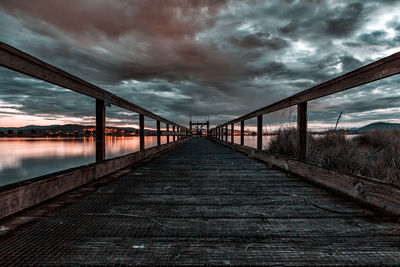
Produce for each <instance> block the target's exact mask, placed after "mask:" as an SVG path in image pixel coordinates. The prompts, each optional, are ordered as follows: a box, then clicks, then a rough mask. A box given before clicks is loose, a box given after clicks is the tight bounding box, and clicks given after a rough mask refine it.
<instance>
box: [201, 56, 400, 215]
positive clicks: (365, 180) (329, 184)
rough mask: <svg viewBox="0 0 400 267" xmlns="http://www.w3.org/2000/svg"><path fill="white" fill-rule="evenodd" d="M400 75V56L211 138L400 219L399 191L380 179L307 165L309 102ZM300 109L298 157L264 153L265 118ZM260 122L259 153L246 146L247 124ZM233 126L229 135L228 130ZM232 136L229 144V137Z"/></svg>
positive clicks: (304, 94) (238, 120)
mask: <svg viewBox="0 0 400 267" xmlns="http://www.w3.org/2000/svg"><path fill="white" fill-rule="evenodd" d="M399 73H400V52H399V53H395V54H393V55H391V56H388V57H385V58H383V59H381V60H378V61H375V62H373V63H370V64H368V65H366V66H364V67H361V68H359V69H356V70H354V71H351V72H349V73H346V74H343V75H341V76H339V77H336V78H334V79H332V80H329V81H327V82H324V83H321V84H319V85H316V86H314V87H312V88H310V89H308V90H304V91H302V92H300V93H297V94H294V95H292V96H290V97H288V98H286V99H283V100H281V101H278V102H275V103H273V104H271V105H268V106H266V107H263V108H260V109H258V110H255V111H253V112H250V113H248V114H245V115H243V116H241V117H238V118H235V119H233V120H231V121H228V122H225V123H222V124H219V125H217V126H216V127H214V128H212V129H210V133H209V137H210V138H211V139H213V140H215V141H217V142H219V143H222V144H224V145H227V146H229V147H231V148H234V149H236V150H238V151H241V152H244V153H246V154H248V155H249V156H251V157H255V158H257V159H259V160H262V161H264V162H267V163H269V164H271V165H274V166H276V167H279V168H281V169H284V170H286V171H288V172H291V173H294V174H297V175H300V176H302V177H304V178H306V179H307V180H309V181H311V182H313V183H316V184H319V185H322V186H323V187H325V188H328V189H331V190H334V191H336V192H338V193H340V194H342V195H344V196H347V197H350V198H352V199H354V200H356V201H358V202H360V203H362V204H364V205H368V206H370V207H372V208H375V209H377V210H379V211H381V212H383V213H387V214H394V215H400V187H399V186H397V185H393V184H389V183H386V182H383V181H380V180H377V179H373V178H369V177H362V176H358V175H352V174H343V173H339V172H336V171H332V170H327V169H323V168H321V167H317V166H314V165H311V164H308V163H306V162H305V161H306V154H307V143H306V142H307V102H308V101H311V100H314V99H318V98H321V97H324V96H328V95H332V94H335V93H338V92H342V91H345V90H348V89H351V88H354V87H357V86H360V85H364V84H367V83H371V82H374V81H377V80H380V79H384V78H388V77H390V76H393V75H396V74H399ZM295 105H297V157H296V159H288V158H279V157H276V156H274V155H270V154H268V153H266V152H265V151H263V150H262V124H263V115H265V114H269V113H272V112H275V111H279V110H282V109H285V108H289V107H292V106H295ZM255 117H256V118H257V149H253V148H250V147H246V146H244V126H245V120H248V119H252V118H255ZM235 123H240V144H235V143H234V129H235ZM228 126H230V129H229V130H230V131H229V130H228ZM229 132H230V135H231V138H230V141H228V135H229Z"/></svg>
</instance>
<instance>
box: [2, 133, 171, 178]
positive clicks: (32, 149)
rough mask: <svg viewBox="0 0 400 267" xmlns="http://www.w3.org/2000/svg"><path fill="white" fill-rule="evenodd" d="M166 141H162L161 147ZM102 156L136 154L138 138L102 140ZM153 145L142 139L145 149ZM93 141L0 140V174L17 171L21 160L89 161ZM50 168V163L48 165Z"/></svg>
mask: <svg viewBox="0 0 400 267" xmlns="http://www.w3.org/2000/svg"><path fill="white" fill-rule="evenodd" d="M165 140H166V137H164V136H163V137H162V143H165ZM105 142H106V156H107V158H113V157H117V156H121V155H125V154H129V153H133V152H136V151H139V148H140V144H139V137H137V136H129V137H115V136H106V139H105ZM155 145H157V137H156V136H146V137H145V148H149V147H152V146H155ZM94 154H95V139H94V138H93V137H78V138H64V137H43V138H30V137H20V138H15V137H6V138H0V171H1V170H3V169H5V168H18V167H21V162H22V160H24V159H40V158H43V159H46V160H47V161H48V160H49V158H70V157H78V158H79V157H82V158H87V157H93V160H94ZM49 164H51V161H50V162H49ZM27 171H28V170H27Z"/></svg>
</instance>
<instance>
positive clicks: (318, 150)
mask: <svg viewBox="0 0 400 267" xmlns="http://www.w3.org/2000/svg"><path fill="white" fill-rule="evenodd" d="M296 150H297V134H296V128H285V129H282V130H280V131H279V132H278V134H277V135H276V136H274V137H273V138H272V140H271V143H270V146H269V148H268V149H267V151H268V152H269V153H272V154H278V155H281V156H285V157H293V156H295V155H296ZM307 161H308V162H310V163H312V164H315V165H317V166H320V167H325V168H329V169H334V170H339V171H343V172H347V173H354V174H358V175H362V176H368V177H372V178H376V179H380V180H384V181H386V182H389V183H397V184H400V131H399V130H389V131H373V132H369V133H362V134H360V135H357V136H346V135H345V134H344V133H336V132H329V133H327V134H324V135H322V136H316V137H314V136H308V138H307Z"/></svg>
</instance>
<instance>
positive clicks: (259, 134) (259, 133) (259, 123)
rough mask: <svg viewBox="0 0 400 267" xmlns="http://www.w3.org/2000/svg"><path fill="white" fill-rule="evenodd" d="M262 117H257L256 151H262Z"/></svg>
mask: <svg viewBox="0 0 400 267" xmlns="http://www.w3.org/2000/svg"><path fill="white" fill-rule="evenodd" d="M262 138H263V136H262V115H259V116H257V149H258V150H261V149H262Z"/></svg>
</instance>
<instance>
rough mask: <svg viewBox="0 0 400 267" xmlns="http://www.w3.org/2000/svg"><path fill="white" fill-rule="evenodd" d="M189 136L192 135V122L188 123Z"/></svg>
mask: <svg viewBox="0 0 400 267" xmlns="http://www.w3.org/2000/svg"><path fill="white" fill-rule="evenodd" d="M189 135H192V121H189Z"/></svg>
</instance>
